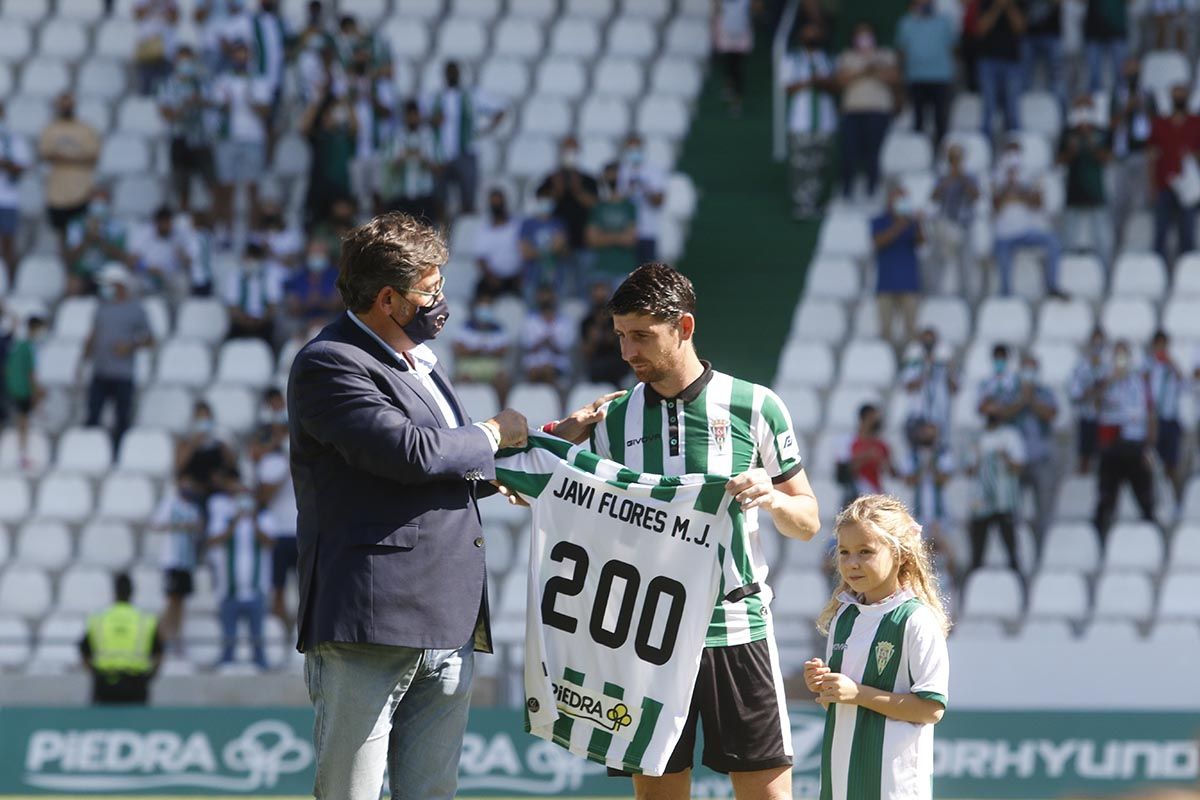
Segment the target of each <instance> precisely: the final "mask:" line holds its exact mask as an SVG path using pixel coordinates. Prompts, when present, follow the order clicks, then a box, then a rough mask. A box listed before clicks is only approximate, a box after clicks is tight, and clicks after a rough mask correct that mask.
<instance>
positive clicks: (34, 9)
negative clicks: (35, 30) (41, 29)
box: [0, 0, 50, 25]
mask: <svg viewBox="0 0 1200 800" xmlns="http://www.w3.org/2000/svg"><path fill="white" fill-rule="evenodd" d="M49 10H50V4H49V3H48V2H46V0H4V4H3V6H0V18H3V19H4V22H5V24H6V25H7V24H9V23H10V22H13V23H20V22H41V21H42V20H43V19H45V18H46V14H47V12H49Z"/></svg>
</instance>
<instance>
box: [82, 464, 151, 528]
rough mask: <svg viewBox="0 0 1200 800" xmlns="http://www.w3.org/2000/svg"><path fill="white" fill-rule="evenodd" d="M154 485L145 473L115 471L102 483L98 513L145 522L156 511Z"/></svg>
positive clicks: (107, 516)
mask: <svg viewBox="0 0 1200 800" xmlns="http://www.w3.org/2000/svg"><path fill="white" fill-rule="evenodd" d="M154 505H155V503H154V485H153V484H152V483H151V482H150V479H149V478H147V477H146V476H145V475H136V474H131V473H123V472H115V473H113V474H111V475H109V476H108V477H107V478H105V479H104V482H103V483H102V484H101V485H100V500H99V503H98V504H97V507H96V513H97V514H98V515H99V516H101V517H106V518H110V519H116V520H122V521H125V522H129V523H133V524H141V523H143V522H145V521H146V520H147V519H148V518H149V517H150V514H151V513H152V512H153V511H154Z"/></svg>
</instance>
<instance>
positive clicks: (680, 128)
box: [637, 94, 690, 139]
mask: <svg viewBox="0 0 1200 800" xmlns="http://www.w3.org/2000/svg"><path fill="white" fill-rule="evenodd" d="M689 121H690V120H689V117H688V110H687V106H686V105H685V104H684V102H683V100H682V99H680V98H678V97H674V96H672V95H653V94H652V95H648V96H646V97H644V98H642V101H641V102H640V103H638V109H637V129H638V132H639V133H641V134H642V135H643V136H663V137H666V138H668V139H682V138H683V137H684V136H685V135H686V134H687V130H688V124H689Z"/></svg>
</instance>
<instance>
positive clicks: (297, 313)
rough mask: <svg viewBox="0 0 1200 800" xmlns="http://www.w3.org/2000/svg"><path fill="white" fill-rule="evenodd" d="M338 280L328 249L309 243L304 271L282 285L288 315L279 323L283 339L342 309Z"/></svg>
mask: <svg viewBox="0 0 1200 800" xmlns="http://www.w3.org/2000/svg"><path fill="white" fill-rule="evenodd" d="M337 277H338V266H337V264H335V263H333V260H332V259H331V258H330V257H329V246H328V245H327V244H325V242H324V241H322V240H320V239H313V240H312V241H310V242H309V243H308V246H307V247H306V248H305V253H304V266H303V268H302V269H298V270H295V271H294V272H292V274H291V275H290V277H288V279H287V280H286V281H285V282H284V284H283V297H284V305H285V307H286V308H287V315H286V316H285V317H282V318H280V320H279V323H280V324H282V325H284V326H285V330H284V332H283V333H284V335H283V337H282V338H285V339H290V338H291V337H292V336H296V335H302V334H304V333H305V332H306V331H308V330H310V329H311V328H313V327H314V326H316V325H322V324H324V323H326V322H328V321H329V320H331V319H333V316H334V315H335V314H337V313H338V312H339V311H341V310H342V296H341V294H340V293H339V292H338V290H337Z"/></svg>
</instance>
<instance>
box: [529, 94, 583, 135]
mask: <svg viewBox="0 0 1200 800" xmlns="http://www.w3.org/2000/svg"><path fill="white" fill-rule="evenodd" d="M571 129H572V126H571V109H570V108H569V107H568V106H567V103H566V101H564V100H561V99H558V98H555V97H534V98H532V99H531V100H530V101H529V102H527V103H526V104H525V110H524V112H523V113H522V114H521V133H522V135H525V134H531V135H534V136H552V137H555V138H559V137H562V136H564V135H565V134H567V133H568V132H570V131H571Z"/></svg>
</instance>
